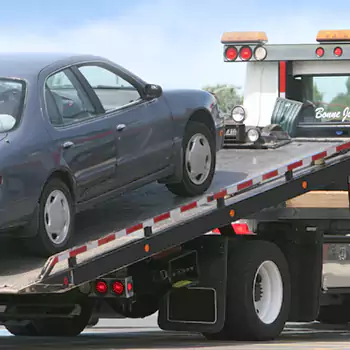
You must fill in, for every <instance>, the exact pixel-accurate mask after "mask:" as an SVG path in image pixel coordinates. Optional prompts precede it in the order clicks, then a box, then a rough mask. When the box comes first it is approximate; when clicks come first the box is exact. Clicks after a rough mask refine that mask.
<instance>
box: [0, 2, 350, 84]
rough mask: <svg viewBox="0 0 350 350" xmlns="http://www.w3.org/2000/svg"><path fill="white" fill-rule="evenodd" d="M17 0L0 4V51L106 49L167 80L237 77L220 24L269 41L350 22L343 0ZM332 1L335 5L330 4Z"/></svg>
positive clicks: (240, 76)
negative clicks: (260, 33) (225, 51)
mask: <svg viewBox="0 0 350 350" xmlns="http://www.w3.org/2000/svg"><path fill="white" fill-rule="evenodd" d="M268 3H269V2H268V1H258V0H245V1H234V0H187V1H186V0H98V1H96V2H95V3H94V1H93V0H88V1H82V0H60V1H57V0H55V1H53V0H47V1H43V0H31V1H25V0H17V1H6V2H4V3H2V6H1V13H0V19H1V24H2V25H1V27H2V29H3V30H2V32H0V51H69V52H79V53H80V52H83V53H93V54H98V55H102V56H106V57H108V58H110V59H112V60H114V61H116V62H118V63H119V64H121V65H124V66H126V67H127V68H129V69H131V70H133V71H134V72H135V73H136V74H139V75H140V76H142V77H143V78H144V79H146V80H149V81H151V82H154V83H160V84H161V85H163V86H164V87H175V88H176V87H190V88H198V87H199V88H200V87H202V86H203V85H206V84H215V83H231V84H235V85H242V84H243V81H244V65H242V64H228V63H224V62H223V61H222V47H221V44H220V37H221V35H222V33H223V32H224V31H235V30H262V31H266V33H267V35H268V37H269V42H271V43H277V42H278V43H283V42H285V43H291V42H296V43H297V42H314V41H315V36H316V33H317V31H318V30H319V29H346V28H349V29H350V21H349V17H350V16H349V14H350V11H349V10H350V3H349V2H347V1H345V0H338V1H337V2H335V1H329V0H328V1H326V0H320V1H316V0H309V1H303V0H295V1H290V0H288V1H281V2H278V1H276V0H271V2H270V5H267V4H268ZM335 4H336V5H335Z"/></svg>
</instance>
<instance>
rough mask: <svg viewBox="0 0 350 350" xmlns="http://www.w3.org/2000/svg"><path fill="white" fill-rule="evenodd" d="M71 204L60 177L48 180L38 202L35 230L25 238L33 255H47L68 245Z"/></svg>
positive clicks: (71, 221)
mask: <svg viewBox="0 0 350 350" xmlns="http://www.w3.org/2000/svg"><path fill="white" fill-rule="evenodd" d="M73 208H74V204H73V199H72V195H71V193H70V190H69V189H68V187H67V186H66V184H65V183H63V182H62V181H61V180H60V179H57V178H53V179H51V180H49V182H48V183H47V184H46V186H45V187H44V189H43V192H42V194H41V198H40V201H39V206H38V213H37V215H38V217H37V220H38V223H37V225H36V230H37V233H36V235H35V236H34V237H28V238H25V245H26V246H27V247H28V248H29V250H30V252H32V253H34V254H35V255H39V256H43V257H47V256H50V255H52V254H56V253H58V252H60V251H62V250H65V249H67V248H69V246H70V244H71V241H72V236H73V227H74V209H73Z"/></svg>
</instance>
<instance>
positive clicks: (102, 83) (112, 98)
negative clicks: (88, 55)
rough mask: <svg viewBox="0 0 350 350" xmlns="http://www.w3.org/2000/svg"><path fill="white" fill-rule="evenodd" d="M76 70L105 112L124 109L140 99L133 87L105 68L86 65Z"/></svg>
mask: <svg viewBox="0 0 350 350" xmlns="http://www.w3.org/2000/svg"><path fill="white" fill-rule="evenodd" d="M78 69H79V71H80V72H81V74H82V75H83V76H84V77H85V79H86V80H87V81H88V83H89V84H90V86H91V87H92V89H93V90H94V91H95V93H96V95H97V97H98V98H99V100H100V101H101V104H102V106H103V108H104V109H105V110H106V111H110V110H113V109H117V108H120V107H124V106H126V105H128V104H129V103H132V102H134V101H137V100H139V99H140V98H141V96H140V94H139V92H138V91H137V89H136V87H135V86H133V85H132V84H130V83H129V82H127V81H126V80H125V79H123V78H121V77H120V76H118V75H117V74H115V73H114V72H112V71H110V70H108V69H106V68H103V67H100V66H96V65H86V66H81V67H79V68H78Z"/></svg>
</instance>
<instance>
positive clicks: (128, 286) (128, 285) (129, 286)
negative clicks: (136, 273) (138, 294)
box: [126, 282, 133, 292]
mask: <svg viewBox="0 0 350 350" xmlns="http://www.w3.org/2000/svg"><path fill="white" fill-rule="evenodd" d="M126 288H127V290H128V292H131V291H132V289H133V287H132V283H130V282H129V283H128V284H127V286H126Z"/></svg>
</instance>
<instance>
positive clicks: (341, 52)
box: [333, 46, 343, 57]
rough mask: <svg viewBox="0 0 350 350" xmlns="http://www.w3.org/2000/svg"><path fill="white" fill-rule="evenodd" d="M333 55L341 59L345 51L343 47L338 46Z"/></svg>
mask: <svg viewBox="0 0 350 350" xmlns="http://www.w3.org/2000/svg"><path fill="white" fill-rule="evenodd" d="M333 53H334V55H335V56H337V57H340V56H341V55H342V54H343V50H342V48H341V47H339V46H338V47H336V48H335V49H334V50H333Z"/></svg>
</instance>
